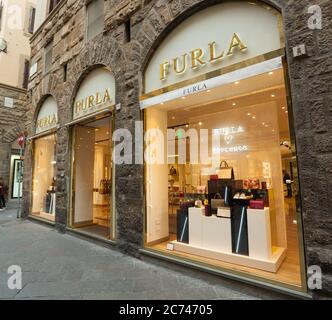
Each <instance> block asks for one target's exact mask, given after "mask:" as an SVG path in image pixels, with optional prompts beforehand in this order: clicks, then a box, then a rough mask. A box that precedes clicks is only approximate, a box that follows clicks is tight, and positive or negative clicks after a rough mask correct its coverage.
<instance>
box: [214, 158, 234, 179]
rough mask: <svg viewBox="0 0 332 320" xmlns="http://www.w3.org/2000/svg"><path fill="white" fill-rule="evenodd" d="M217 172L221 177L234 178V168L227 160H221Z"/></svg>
mask: <svg viewBox="0 0 332 320" xmlns="http://www.w3.org/2000/svg"><path fill="white" fill-rule="evenodd" d="M217 174H218V178H219V179H224V180H226V179H227V180H234V169H233V168H232V167H230V166H229V165H228V163H227V162H226V161H225V160H223V161H221V162H220V166H219V169H218V170H217Z"/></svg>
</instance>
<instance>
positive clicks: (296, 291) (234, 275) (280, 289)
mask: <svg viewBox="0 0 332 320" xmlns="http://www.w3.org/2000/svg"><path fill="white" fill-rule="evenodd" d="M139 251H140V253H141V254H142V255H146V256H150V257H152V258H156V259H161V260H164V261H166V262H172V263H175V264H177V265H181V266H184V267H190V268H192V269H196V270H198V271H204V272H207V273H210V274H212V275H216V276H221V277H225V278H228V279H230V280H235V281H240V282H242V283H246V284H249V285H254V286H257V287H260V288H263V289H268V290H272V291H274V292H277V293H281V294H284V295H288V296H290V297H294V298H298V299H305V300H311V299H312V295H311V294H309V293H307V292H305V291H303V288H295V287H294V288H292V286H288V287H286V286H282V285H281V284H280V285H279V284H277V283H274V282H265V281H263V280H262V279H261V278H258V277H253V276H245V275H243V274H241V273H238V272H232V271H230V270H226V269H221V268H217V267H216V268H214V267H213V266H208V265H205V264H202V263H200V262H196V261H193V260H191V259H186V258H178V257H176V256H172V255H171V254H166V253H163V252H160V251H158V250H155V249H150V248H144V249H140V250H139Z"/></svg>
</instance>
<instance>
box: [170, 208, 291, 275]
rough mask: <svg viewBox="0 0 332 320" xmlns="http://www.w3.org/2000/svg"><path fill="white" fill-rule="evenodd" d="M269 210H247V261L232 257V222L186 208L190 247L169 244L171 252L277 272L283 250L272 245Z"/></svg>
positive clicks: (284, 251)
mask: <svg viewBox="0 0 332 320" xmlns="http://www.w3.org/2000/svg"><path fill="white" fill-rule="evenodd" d="M269 219H270V213H269V209H268V208H266V209H265V210H252V209H248V238H249V239H248V240H249V255H250V256H249V257H248V256H244V255H239V254H235V253H232V236H231V219H227V218H217V217H216V216H211V217H206V216H205V215H204V209H200V208H189V244H186V243H181V242H177V241H172V242H171V244H172V249H173V250H174V251H179V252H183V253H186V254H192V255H196V256H201V257H202V258H208V259H216V260H220V261H222V262H228V263H234V264H238V265H242V266H245V267H251V268H255V269H260V270H264V271H269V272H277V271H278V269H279V267H280V265H281V263H282V262H283V260H284V259H285V257H286V249H285V248H280V247H274V248H273V250H272V245H271V226H270V220H269Z"/></svg>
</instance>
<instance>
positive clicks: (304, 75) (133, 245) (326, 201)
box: [24, 0, 332, 298]
mask: <svg viewBox="0 0 332 320" xmlns="http://www.w3.org/2000/svg"><path fill="white" fill-rule="evenodd" d="M218 2H221V1H216V0H212V1H206V0H205V1H203V0H152V1H143V0H142V1H128V0H126V1H116V0H106V1H105V8H106V14H105V23H104V32H103V33H102V34H100V35H99V36H97V37H96V38H95V39H93V40H92V41H90V42H89V43H85V40H84V32H85V4H86V0H76V1H75V0H64V1H63V3H62V5H60V6H59V8H58V9H57V10H56V11H55V12H53V13H52V14H51V16H50V17H49V18H48V19H47V20H46V22H45V23H44V24H43V25H42V26H41V28H40V30H38V31H37V32H36V34H35V35H34V36H33V38H32V56H33V61H35V62H38V72H37V74H36V75H35V76H34V77H33V78H32V79H31V81H30V95H29V103H28V107H29V113H28V123H30V124H31V123H33V122H34V119H35V115H36V110H38V108H39V106H40V104H41V102H42V101H43V99H44V98H45V97H46V96H47V95H50V94H51V95H53V96H54V98H55V99H56V101H57V103H58V106H59V121H60V129H59V131H58V134H57V136H58V138H57V163H58V170H57V171H58V172H57V179H58V194H57V205H58V207H57V218H56V221H57V227H58V228H59V229H60V230H63V231H64V230H65V227H66V223H67V216H68V214H69V212H68V200H69V199H68V195H69V194H70V190H69V179H70V178H69V177H70V168H69V164H70V159H69V148H70V144H69V141H68V139H69V132H68V128H67V127H66V126H64V124H65V123H67V122H68V121H70V120H71V105H72V102H73V101H72V100H73V97H74V96H75V92H76V90H77V88H78V86H79V83H80V81H81V80H82V79H83V78H84V75H85V74H86V73H87V72H88V71H89V70H91V69H92V68H94V67H96V66H97V65H105V66H107V67H109V68H110V69H111V70H112V71H113V72H114V75H115V78H116V86H117V94H116V95H117V96H116V100H117V102H118V103H121V104H122V108H121V110H120V111H116V114H115V123H116V127H125V128H128V129H129V130H134V122H135V120H138V119H140V118H141V114H140V111H139V96H140V94H141V90H142V86H141V84H142V74H143V72H144V68H145V66H146V64H147V62H148V60H149V58H150V57H151V55H152V54H153V52H154V50H155V49H156V48H157V46H158V45H159V43H160V42H161V41H162V40H163V39H164V37H165V36H166V35H167V34H168V33H169V32H170V31H171V30H172V29H173V28H174V27H176V26H177V25H178V24H179V23H181V22H182V21H183V20H184V19H186V18H187V17H188V16H190V15H192V14H193V13H195V12H197V11H198V10H200V9H201V8H205V7H207V6H210V5H213V4H214V3H218ZM262 2H265V3H267V4H270V5H272V6H274V7H276V8H277V9H279V10H280V11H281V12H282V14H283V20H284V29H285V35H286V43H287V60H288V67H289V78H290V85H291V94H292V96H291V97H292V104H293V113H292V114H290V116H291V118H292V117H293V118H294V127H295V131H296V142H297V151H298V164H299V172H300V184H301V198H302V213H303V227H304V245H305V255H306V264H307V265H308V266H310V265H319V266H321V267H322V270H323V274H324V276H323V290H317V291H314V292H312V293H313V295H314V296H315V297H317V298H318V297H321V298H323V297H326V296H328V295H331V293H332V288H331V287H332V269H331V257H332V226H331V212H332V211H331V207H332V197H331V196H330V193H331V191H332V121H331V119H332V102H331V101H332V90H331V89H332V2H331V1H330V0H302V1H298V0H270V1H262ZM313 4H319V5H320V6H321V8H322V13H323V29H322V30H310V29H309V28H308V24H307V22H308V19H309V17H310V14H308V6H309V5H313ZM129 18H130V23H131V31H132V34H131V41H130V42H126V36H125V26H124V23H125V22H126V21H127V20H128V19H129ZM51 38H53V43H54V60H53V69H52V71H51V73H49V74H47V75H43V72H42V70H43V54H42V52H43V51H42V48H43V47H44V46H45V44H47V42H48V41H49V40H50V39H51ZM302 43H304V44H306V46H307V49H308V55H307V56H305V57H302V58H298V59H293V57H292V48H293V47H294V46H296V45H299V44H302ZM64 65H67V70H68V76H67V82H64V80H63V79H64V76H63V72H64V68H63V66H64ZM32 133H33V125H32V126H30V134H32ZM29 166H30V168H31V145H30V146H29V148H28V150H27V153H26V167H29ZM143 183H144V182H143V167H142V166H125V165H123V166H122V165H121V166H117V167H116V199H115V200H116V208H117V212H116V215H117V237H118V246H119V248H120V249H121V250H123V251H125V252H129V253H131V254H134V255H137V256H138V255H139V252H138V249H139V248H141V247H142V246H143V221H144V220H143V214H144V207H143V203H144V200H143V199H144V193H143ZM30 192H31V170H26V179H25V188H24V195H25V214H26V215H27V214H28V212H29V208H30V196H31V194H30Z"/></svg>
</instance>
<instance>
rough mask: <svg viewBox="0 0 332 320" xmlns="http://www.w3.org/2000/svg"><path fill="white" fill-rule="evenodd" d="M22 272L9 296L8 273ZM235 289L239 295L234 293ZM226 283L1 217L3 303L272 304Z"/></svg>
mask: <svg viewBox="0 0 332 320" xmlns="http://www.w3.org/2000/svg"><path fill="white" fill-rule="evenodd" d="M11 265H19V266H21V268H22V282H23V288H22V290H9V289H8V287H7V281H8V278H9V276H10V275H8V274H7V270H8V267H9V266H11ZM234 288H235V289H234ZM239 288H240V289H236V286H235V287H234V284H233V286H232V288H231V284H230V283H229V282H228V281H226V280H223V279H220V280H218V283H217V282H216V281H214V282H211V280H210V281H209V280H203V279H202V280H198V279H197V278H194V277H193V276H191V275H190V271H189V272H188V273H186V275H184V274H183V273H180V272H177V271H172V270H167V269H165V268H163V267H160V266H156V265H153V264H150V263H147V262H144V261H140V260H137V259H134V258H132V257H128V256H125V255H123V254H121V253H119V252H117V251H115V250H111V249H108V248H104V247H102V246H98V245H96V244H93V243H91V242H88V241H85V240H81V239H79V238H76V237H73V236H71V235H68V234H65V235H62V234H59V233H58V232H57V231H55V230H53V229H52V228H48V227H45V226H42V225H39V224H37V223H34V222H30V221H21V220H17V219H16V210H15V209H13V208H9V210H7V211H4V212H1V213H0V299H66V300H67V299H68V300H69V299H103V300H104V299H107V300H108V299H112V300H113V299H117V300H118V299H121V300H132V299H146V300H152V299H163V300H168V299H268V298H274V299H275V298H278V295H277V294H273V293H271V292H270V293H265V291H263V292H264V293H262V290H256V289H255V288H247V287H244V288H241V287H239Z"/></svg>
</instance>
